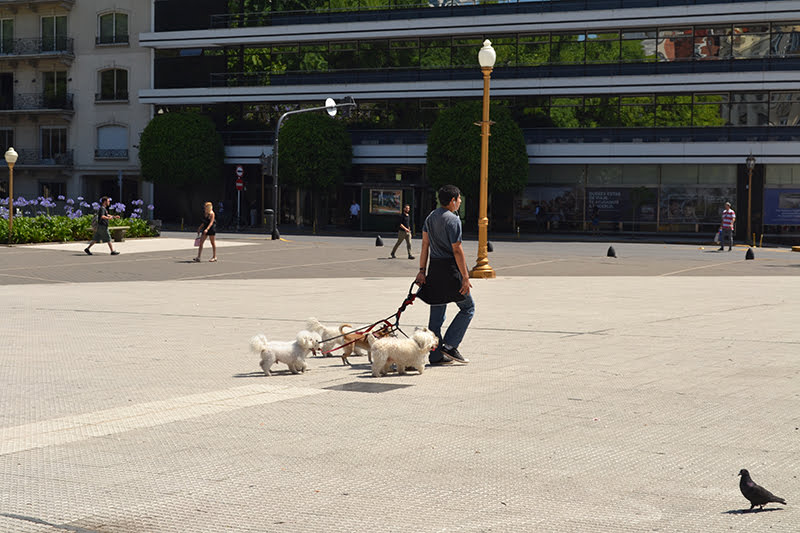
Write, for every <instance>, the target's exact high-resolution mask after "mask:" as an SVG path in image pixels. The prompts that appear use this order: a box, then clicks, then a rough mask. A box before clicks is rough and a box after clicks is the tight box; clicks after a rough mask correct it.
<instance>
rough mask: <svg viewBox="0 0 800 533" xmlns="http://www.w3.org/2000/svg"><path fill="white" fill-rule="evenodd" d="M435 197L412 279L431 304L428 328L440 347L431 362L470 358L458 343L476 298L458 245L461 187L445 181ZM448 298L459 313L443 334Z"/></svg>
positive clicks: (434, 364) (471, 315) (439, 363)
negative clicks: (437, 198) (417, 268)
mask: <svg viewBox="0 0 800 533" xmlns="http://www.w3.org/2000/svg"><path fill="white" fill-rule="evenodd" d="M438 197H439V204H440V207H438V208H436V209H434V210H433V211H432V212H431V214H430V215H428V218H426V219H425V224H423V226H422V252H421V253H420V258H419V267H420V268H419V273H418V274H417V278H416V280H415V283H416V284H417V285H420V287H421V288H420V290H419V292H418V293H417V296H418V297H419V298H420V299H421V300H422V301H424V302H425V303H427V304H429V305H430V306H431V311H430V316H429V318H428V329H430V330H431V331H432V332H433V333H435V334H436V336H437V337H438V338H439V347H438V348H437V349H436V350H434V351H433V352H431V354H430V356H429V360H430V362H431V365H432V366H438V365H443V364H449V363H452V362H457V363H468V362H469V359H467V358H466V357H464V356H463V355H461V353H460V352H459V351H458V346H459V344H461V339H463V338H464V334H465V333H466V332H467V328H468V327H469V323H470V322H471V321H472V317H473V315H474V314H475V302H473V300H472V295H470V293H469V292H470V289H471V288H472V283H470V281H469V272H468V271H467V260H466V258H465V257H464V249H463V248H462V247H461V219H460V218H459V217H458V215H457V214H456V211H458V207H459V206H460V205H461V191H459V190H458V187H456V186H455V185H445V186H444V187H442V188H441V189H439V193H438ZM428 258H430V262H429V261H428ZM450 302H455V303H456V305H457V306H458V314H456V316H455V318H453V321H452V322H451V323H450V326H448V328H447V332H446V333H445V334H444V338H442V324H444V318H445V311H446V309H447V304H448V303H450Z"/></svg>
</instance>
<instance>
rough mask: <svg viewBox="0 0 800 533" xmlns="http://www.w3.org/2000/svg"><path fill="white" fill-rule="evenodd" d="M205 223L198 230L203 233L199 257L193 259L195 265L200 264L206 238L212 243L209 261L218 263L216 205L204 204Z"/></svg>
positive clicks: (198, 249)
mask: <svg viewBox="0 0 800 533" xmlns="http://www.w3.org/2000/svg"><path fill="white" fill-rule="evenodd" d="M203 209H204V212H203V223H202V224H200V226H199V227H198V228H197V233H200V232H202V235H200V246H199V247H198V248H197V257H195V258H194V259H193V261H194V262H195V263H199V262H200V254H202V253H203V244H204V243H205V242H206V238H208V240H209V241H211V259H209V260H208V261H209V263H215V262H216V261H217V241H216V235H217V216H216V214H214V204H212V203H211V202H206V203H205V204H203Z"/></svg>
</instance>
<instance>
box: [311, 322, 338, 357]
mask: <svg viewBox="0 0 800 533" xmlns="http://www.w3.org/2000/svg"><path fill="white" fill-rule="evenodd" d="M306 329H307V330H308V331H311V332H312V333H316V334H318V335H319V336H320V339H321V340H324V339H328V340H325V342H323V343H321V344H320V345H319V348H317V349H318V350H322V351H323V352H327V351H329V350H333V349H334V348H336V347H337V346H341V345H342V344H344V343H345V341H344V339H343V338H342V332H341V331H339V328H334V327H330V326H325V325H323V324H320V322H319V320H317V319H316V318H314V317H311V318H309V319H308V320H307V321H306ZM331 339H332V340H331ZM329 355H331V354H329V353H328V354H325V356H326V357H327V356H329Z"/></svg>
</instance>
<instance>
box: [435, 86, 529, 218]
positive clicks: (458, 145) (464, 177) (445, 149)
mask: <svg viewBox="0 0 800 533" xmlns="http://www.w3.org/2000/svg"><path fill="white" fill-rule="evenodd" d="M482 114H483V107H482V105H481V102H480V101H471V102H461V103H459V104H457V105H455V106H453V107H451V108H448V109H446V110H444V111H442V112H441V113H440V114H439V117H438V118H437V119H436V122H434V124H433V127H432V128H431V131H430V134H429V135H428V153H427V166H428V180H429V181H430V183H431V186H432V187H433V188H434V189H438V188H439V187H441V186H442V185H446V184H452V185H455V186H457V187H458V188H459V189H461V191H462V192H463V193H464V195H465V196H466V197H467V198H469V199H470V200H471V201H470V202H469V205H472V206H474V208H475V209H477V204H478V202H477V200H478V197H479V194H480V174H481V128H480V126H476V125H475V123H476V122H477V123H480V121H481V115H482ZM489 117H490V120H492V121H493V122H494V124H492V127H491V129H490V130H489V133H490V134H491V136H490V137H489V183H488V185H489V194H490V195H491V194H492V193H510V194H514V193H518V192H519V191H521V190H522V189H523V187H525V184H526V183H527V180H528V154H527V150H526V148H525V138H524V136H523V135H522V129H520V127H519V125H518V124H517V123H516V122H514V119H513V118H512V117H511V113H510V112H509V111H508V110H507V109H506V108H504V107H500V106H499V105H498V106H495V105H493V106H491V109H490V111H489Z"/></svg>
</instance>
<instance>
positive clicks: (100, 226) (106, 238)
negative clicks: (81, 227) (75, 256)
mask: <svg viewBox="0 0 800 533" xmlns="http://www.w3.org/2000/svg"><path fill="white" fill-rule="evenodd" d="M110 204H111V198H109V197H108V196H103V197H102V198H100V207H99V208H98V210H97V228H95V230H94V236H92V240H91V241H89V245H88V246H86V248H84V249H83V251H84V252H86V255H92V251H91V248H92V246H94V245H95V243H98V242H105V243H108V249H109V250H111V255H119V252H118V251H116V250H115V249H114V245H113V244H111V234H109V232H108V221H109V220H111V219H112V218H119V215H109V214H108V206H109V205H110Z"/></svg>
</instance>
